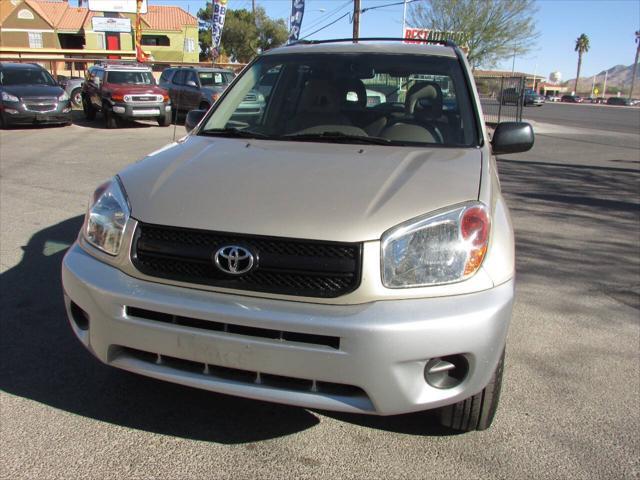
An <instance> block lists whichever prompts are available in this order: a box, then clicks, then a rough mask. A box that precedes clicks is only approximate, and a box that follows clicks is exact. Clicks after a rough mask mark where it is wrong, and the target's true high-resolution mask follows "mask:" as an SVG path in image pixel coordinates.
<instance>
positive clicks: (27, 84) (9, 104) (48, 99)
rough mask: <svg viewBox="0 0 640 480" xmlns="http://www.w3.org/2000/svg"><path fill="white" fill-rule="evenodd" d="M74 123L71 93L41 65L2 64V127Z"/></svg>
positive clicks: (0, 86) (0, 79)
mask: <svg viewBox="0 0 640 480" xmlns="http://www.w3.org/2000/svg"><path fill="white" fill-rule="evenodd" d="M39 123H58V124H66V125H69V124H71V104H70V102H69V95H68V94H67V92H65V91H64V90H63V89H62V87H61V86H60V85H58V83H57V82H56V81H55V80H54V79H53V77H52V76H51V75H50V74H49V72H47V71H46V70H45V69H44V68H42V67H41V66H40V65H35V64H31V63H29V64H20V63H2V64H0V126H1V127H5V126H9V125H17V124H23V125H31V124H39Z"/></svg>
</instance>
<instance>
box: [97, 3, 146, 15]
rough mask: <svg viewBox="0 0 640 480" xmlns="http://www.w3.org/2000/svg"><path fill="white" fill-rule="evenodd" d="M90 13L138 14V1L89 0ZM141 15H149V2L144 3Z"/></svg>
mask: <svg viewBox="0 0 640 480" xmlns="http://www.w3.org/2000/svg"><path fill="white" fill-rule="evenodd" d="M89 11H91V12H119V13H136V0H89ZM140 13H147V0H143V1H142V8H141V9H140Z"/></svg>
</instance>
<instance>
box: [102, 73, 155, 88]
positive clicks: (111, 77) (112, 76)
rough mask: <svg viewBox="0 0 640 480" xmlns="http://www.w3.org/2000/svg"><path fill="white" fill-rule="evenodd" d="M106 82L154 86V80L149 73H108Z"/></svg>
mask: <svg viewBox="0 0 640 480" xmlns="http://www.w3.org/2000/svg"><path fill="white" fill-rule="evenodd" d="M107 82H109V83H126V84H133V85H154V84H155V80H154V79H153V75H151V72H108V73H107Z"/></svg>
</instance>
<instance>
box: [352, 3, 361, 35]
mask: <svg viewBox="0 0 640 480" xmlns="http://www.w3.org/2000/svg"><path fill="white" fill-rule="evenodd" d="M358 37H360V0H353V43H358Z"/></svg>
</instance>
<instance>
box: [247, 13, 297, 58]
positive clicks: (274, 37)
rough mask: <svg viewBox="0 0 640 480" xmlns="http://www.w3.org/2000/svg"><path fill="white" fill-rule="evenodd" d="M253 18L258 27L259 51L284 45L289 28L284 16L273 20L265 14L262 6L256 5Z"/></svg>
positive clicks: (287, 37)
mask: <svg viewBox="0 0 640 480" xmlns="http://www.w3.org/2000/svg"><path fill="white" fill-rule="evenodd" d="M255 20H256V27H257V28H258V48H259V49H260V51H265V50H269V49H270V48H275V47H279V46H280V45H284V44H285V43H286V41H287V40H288V39H289V30H288V28H287V22H286V21H285V20H284V18H279V19H277V20H273V19H271V18H269V17H268V16H267V12H265V10H264V8H262V7H257V8H256V14H255Z"/></svg>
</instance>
